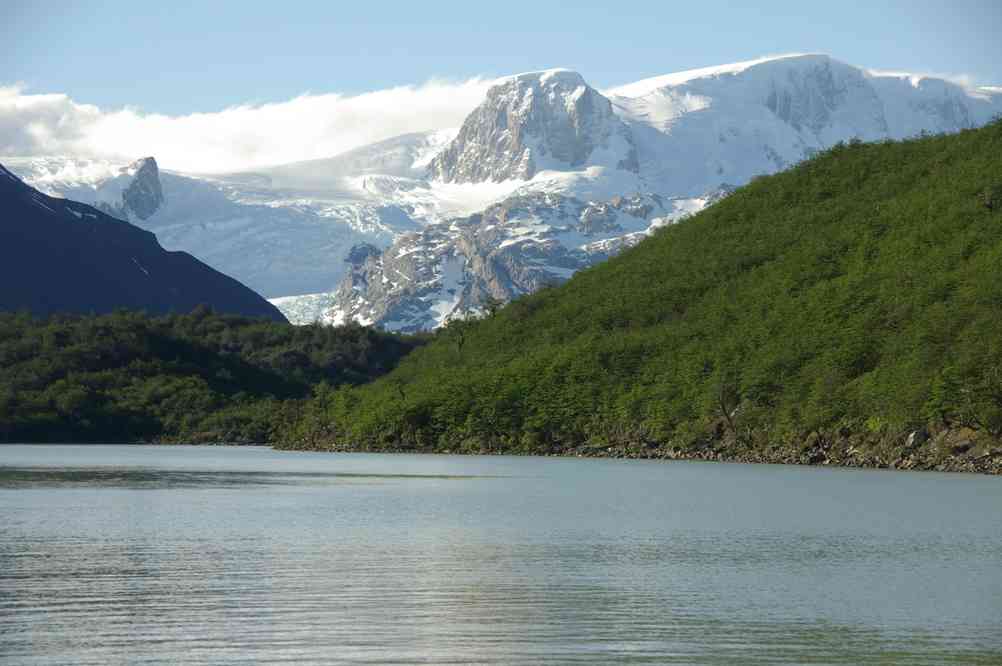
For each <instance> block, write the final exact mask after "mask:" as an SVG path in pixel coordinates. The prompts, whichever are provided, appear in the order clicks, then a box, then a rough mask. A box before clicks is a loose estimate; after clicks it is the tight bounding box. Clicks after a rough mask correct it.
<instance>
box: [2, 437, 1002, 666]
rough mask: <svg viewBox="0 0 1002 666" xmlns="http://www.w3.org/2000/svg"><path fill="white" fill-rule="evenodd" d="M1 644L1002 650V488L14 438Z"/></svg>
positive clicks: (712, 468) (604, 653) (295, 655)
mask: <svg viewBox="0 0 1002 666" xmlns="http://www.w3.org/2000/svg"><path fill="white" fill-rule="evenodd" d="M0 662H2V663H5V664H7V663H9V664H67V663H73V664H123V663H130V664H132V663H186V664H231V663H234V664H235V663H281V662H285V663H296V664H312V663H318V664H319V663H360V664H361V663H394V664H399V663H405V664H406V663H421V664H424V663H432V664H454V663H491V664H515V663H517V664H538V663H572V664H582V663H584V664H608V663H652V664H654V663H656V664H673V663H693V664H697V663H698V664H707V663H709V664H766V663H768V664H774V663H783V664H829V663H830V664H871V663H872V664H944V663H965V664H966V663H970V664H1000V663H1002V479H1000V478H992V477H980V476H965V475H950V474H921V473H896V472H879V471H856V470H828V469H812V468H797V467H780V466H749V465H728V464H713V463H680V462H674V463H659V462H642V461H613V460H574V459H547V458H507V457H458V456H457V457H454V456H403V455H392V456H391V455H385V456H384V455H362V454H359V455H331V454H316V453H281V452H275V451H271V450H269V449H265V448H211V447H206V448H201V447H169V448H168V447H139V446H16V445H13V446H11V445H8V446H0Z"/></svg>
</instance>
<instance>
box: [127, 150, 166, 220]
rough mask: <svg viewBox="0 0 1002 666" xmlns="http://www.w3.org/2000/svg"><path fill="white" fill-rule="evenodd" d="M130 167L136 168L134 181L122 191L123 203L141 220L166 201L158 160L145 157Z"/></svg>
mask: <svg viewBox="0 0 1002 666" xmlns="http://www.w3.org/2000/svg"><path fill="white" fill-rule="evenodd" d="M137 167H138V168H137ZM129 169H130V170H131V169H135V173H134V174H133V176H132V183H130V184H129V186H128V187H127V188H125V191H124V192H123V193H122V203H123V205H124V206H125V208H126V210H129V211H131V212H132V213H134V214H135V215H136V217H138V218H139V219H140V220H145V219H148V218H149V217H150V216H151V215H153V213H155V212H157V209H158V208H160V206H161V205H162V204H163V202H164V191H163V187H162V186H161V185H160V170H159V169H158V168H157V161H156V160H155V159H153V158H152V157H144V158H143V159H141V160H139V161H137V162H135V163H133V164H132V165H131V166H130V167H129Z"/></svg>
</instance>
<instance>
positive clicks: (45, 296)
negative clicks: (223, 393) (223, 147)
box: [0, 166, 285, 321]
mask: <svg viewBox="0 0 1002 666" xmlns="http://www.w3.org/2000/svg"><path fill="white" fill-rule="evenodd" d="M140 205H141V204H140ZM200 304H205V305H208V306H210V307H212V308H213V309H215V310H217V311H219V312H226V313H233V314H242V315H249V316H259V317H268V318H270V319H274V320H276V321H284V320H285V318H284V317H283V316H282V314H281V313H280V312H279V311H278V310H277V309H276V308H275V307H274V306H272V305H271V304H270V303H268V302H267V301H266V300H264V299H263V298H262V297H261V296H259V295H257V294H256V293H254V292H253V291H251V290H250V289H248V288H247V287H245V286H243V285H242V284H240V283H239V282H237V281H236V280H234V279H232V278H230V277H227V276H226V275H223V274H222V273H219V272H218V271H215V270H213V269H212V268H209V267H208V266H206V265H205V264H203V263H201V262H200V261H198V260H197V259H195V258H194V257H192V256H190V255H188V254H186V253H184V252H167V251H165V250H164V249H163V248H162V247H160V244H159V243H157V240H156V237H155V236H154V235H153V234H152V233H150V232H148V231H143V230H142V229H139V228H138V227H135V226H133V225H132V224H130V223H128V222H124V221H122V220H119V219H116V218H114V217H111V216H109V215H107V214H105V213H103V212H101V211H99V210H97V209H95V208H92V207H90V206H87V205H85V204H81V203H77V202H75V201H70V200H67V199H56V198H53V197H49V196H46V195H44V194H42V193H41V192H39V191H37V190H35V189H33V188H31V187H29V186H28V185H26V184H25V183H24V182H22V181H21V180H20V179H19V178H17V177H16V176H14V175H13V174H12V173H10V172H9V171H7V169H5V168H4V167H3V166H0V310H6V311H11V310H21V309H26V310H30V311H31V312H33V313H36V314H50V313H57V312H79V313H88V312H95V313H101V312H110V311H113V310H117V309H119V308H128V309H135V310H146V311H148V312H150V313H167V312H187V311H189V310H192V309H193V308H195V307H196V306H198V305H200Z"/></svg>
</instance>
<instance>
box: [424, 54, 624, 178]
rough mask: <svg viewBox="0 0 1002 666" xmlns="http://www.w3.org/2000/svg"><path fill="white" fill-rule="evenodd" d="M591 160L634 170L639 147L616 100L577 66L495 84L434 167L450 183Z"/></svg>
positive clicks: (434, 172) (525, 173)
mask: <svg viewBox="0 0 1002 666" xmlns="http://www.w3.org/2000/svg"><path fill="white" fill-rule="evenodd" d="M586 164H588V165H594V166H608V167H610V168H615V169H623V170H626V171H632V172H634V173H635V172H636V171H637V150H636V147H635V146H634V145H633V137H632V135H631V133H630V130H629V128H628V127H627V126H626V125H625V124H624V123H623V121H622V120H620V119H619V117H617V116H616V114H615V113H614V112H613V108H612V104H611V103H610V102H609V100H608V99H606V98H605V97H603V96H602V95H601V94H599V93H598V92H597V91H596V90H595V89H594V88H592V87H591V86H589V85H588V84H587V83H585V81H584V79H583V78H582V77H581V75H580V74H578V73H577V72H571V71H567V70H561V69H557V70H550V71H546V72H536V73H531V74H520V75H518V76H513V77H510V78H508V79H505V80H503V81H501V82H499V83H497V84H495V85H494V86H493V87H491V88H490V90H489V91H488V92H487V99H486V100H484V102H483V103H482V104H481V105H480V106H478V107H477V108H476V110H474V111H473V113H471V114H470V115H469V116H468V117H467V119H466V121H465V122H464V123H463V127H462V128H461V129H460V130H459V135H458V136H457V137H456V138H455V139H454V140H453V141H452V142H451V143H450V144H449V145H448V147H446V148H445V150H444V151H442V152H441V153H440V154H439V155H438V156H437V157H436V158H435V159H433V160H432V161H431V166H430V167H429V169H428V173H429V175H430V176H431V178H432V179H433V180H441V181H444V182H447V183H452V182H458V183H479V182H483V181H494V182H500V181H506V180H529V179H531V178H532V177H533V176H535V175H536V174H537V173H539V172H540V171H544V170H554V171H566V170H573V169H578V168H581V167H583V166H585V165H586Z"/></svg>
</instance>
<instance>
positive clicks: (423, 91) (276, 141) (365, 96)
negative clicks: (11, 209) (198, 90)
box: [0, 78, 492, 173]
mask: <svg viewBox="0 0 1002 666" xmlns="http://www.w3.org/2000/svg"><path fill="white" fill-rule="evenodd" d="M491 83H492V81H491V80H489V79H482V78H474V79H468V80H465V81H444V80H433V81H428V82H426V83H424V84H422V85H417V86H399V87H395V88H388V89H385V90H378V91H373V92H367V93H362V94H358V95H342V94H338V93H326V94H311V93H307V94H303V95H300V96H298V97H295V98H293V99H291V100H288V101H285V102H275V103H267V104H247V105H242V106H236V107H231V108H228V109H224V110H222V111H217V112H212V113H193V114H190V115H185V116H167V115H162V114H156V113H147V112H144V111H142V110H139V109H134V108H123V109H101V108H98V107H97V106H94V105H91V104H85V103H81V102H78V101H76V100H73V99H71V98H70V97H68V96H67V95H63V94H31V93H29V92H27V91H26V90H25V88H24V87H23V86H20V85H15V86H7V87H0V155H19V156H34V155H67V156H81V157H106V158H113V159H133V158H135V157H136V156H140V155H156V156H157V160H158V161H159V162H160V164H161V165H162V166H163V167H165V168H167V169H176V170H179V171H191V172H202V173H213V172H225V171H235V170H238V169H248V168H255V167H260V166H267V165H272V164H281V163H285V162H293V161H299V160H307V159H314V158H321V157H328V156H330V155H335V154H338V153H341V152H344V151H346V150H351V149H352V148H357V147H359V146H364V145H366V144H370V143H373V142H375V141H380V140H382V139H386V138H389V137H393V136H397V135H400V134H405V133H408V132H418V131H426V130H436V129H445V128H448V127H458V126H459V125H460V124H461V123H462V122H463V119H464V118H465V117H466V115H467V114H468V113H469V112H470V111H471V110H473V108H475V107H476V106H477V104H479V103H480V102H481V100H482V99H483V97H484V94H485V93H486V91H487V89H488V87H490V85H491Z"/></svg>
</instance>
